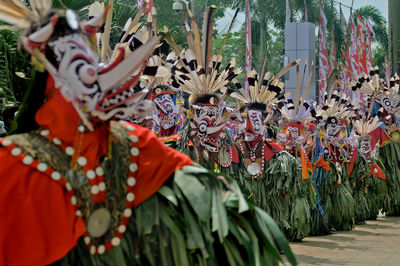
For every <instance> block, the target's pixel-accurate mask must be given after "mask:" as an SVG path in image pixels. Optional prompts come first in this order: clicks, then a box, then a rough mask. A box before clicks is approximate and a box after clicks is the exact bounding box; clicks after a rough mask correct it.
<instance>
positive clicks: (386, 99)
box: [379, 93, 400, 114]
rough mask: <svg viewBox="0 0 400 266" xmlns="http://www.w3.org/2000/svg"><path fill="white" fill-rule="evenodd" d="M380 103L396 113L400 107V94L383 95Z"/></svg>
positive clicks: (391, 112) (392, 112) (389, 111)
mask: <svg viewBox="0 0 400 266" xmlns="http://www.w3.org/2000/svg"><path fill="white" fill-rule="evenodd" d="M379 103H380V104H381V105H382V106H383V108H385V110H386V111H387V112H388V113H389V114H394V113H396V112H397V111H398V110H399V109H400V95H399V94H398V93H391V94H389V95H383V96H382V97H381V98H380V99H379Z"/></svg>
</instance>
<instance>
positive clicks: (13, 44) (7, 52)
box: [0, 30, 30, 111]
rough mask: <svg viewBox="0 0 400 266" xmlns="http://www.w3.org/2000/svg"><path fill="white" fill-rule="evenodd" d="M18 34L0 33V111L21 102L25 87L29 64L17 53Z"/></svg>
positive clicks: (14, 32)
mask: <svg viewBox="0 0 400 266" xmlns="http://www.w3.org/2000/svg"><path fill="white" fill-rule="evenodd" d="M18 36H19V32H16V31H11V30H1V31H0V98H1V102H0V111H1V110H3V109H4V107H5V106H10V105H11V106H12V105H17V104H18V103H20V102H21V101H22V98H23V95H24V93H25V89H26V86H27V84H28V83H27V76H28V73H29V69H30V64H29V62H28V61H27V60H26V59H25V56H23V55H22V54H21V53H20V52H19V51H18Z"/></svg>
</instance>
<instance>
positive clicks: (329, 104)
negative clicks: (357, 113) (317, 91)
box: [316, 90, 354, 123]
mask: <svg viewBox="0 0 400 266" xmlns="http://www.w3.org/2000/svg"><path fill="white" fill-rule="evenodd" d="M353 115H354V104H353V103H352V102H351V101H350V97H349V96H347V95H346V94H345V93H343V92H342V93H341V92H339V91H338V90H334V91H333V92H332V94H331V95H330V97H328V93H327V92H325V97H324V101H323V103H321V104H319V105H318V106H317V107H316V119H317V120H320V121H323V122H325V123H326V122H327V119H328V118H330V117H335V118H336V119H337V120H348V119H349V118H350V117H352V116H353Z"/></svg>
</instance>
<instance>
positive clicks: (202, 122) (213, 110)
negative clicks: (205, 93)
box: [190, 104, 226, 152]
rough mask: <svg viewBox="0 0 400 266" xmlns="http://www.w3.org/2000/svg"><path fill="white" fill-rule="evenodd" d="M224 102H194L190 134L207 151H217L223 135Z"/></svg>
mask: <svg viewBox="0 0 400 266" xmlns="http://www.w3.org/2000/svg"><path fill="white" fill-rule="evenodd" d="M224 109H225V105H224V104H194V105H192V112H193V119H192V121H191V122H190V136H191V138H192V139H193V140H195V142H197V143H199V145H200V146H201V147H202V148H204V149H205V150H207V151H209V152H218V151H219V149H220V147H221V142H222V139H223V138H224V137H225V125H226V123H225V120H224V118H223V111H224Z"/></svg>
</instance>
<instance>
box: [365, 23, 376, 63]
mask: <svg viewBox="0 0 400 266" xmlns="http://www.w3.org/2000/svg"><path fill="white" fill-rule="evenodd" d="M374 34H375V32H374V30H373V28H372V25H371V22H370V21H369V19H368V18H367V40H366V46H367V49H366V51H367V68H368V69H369V68H370V67H372V35H374Z"/></svg>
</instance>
